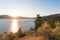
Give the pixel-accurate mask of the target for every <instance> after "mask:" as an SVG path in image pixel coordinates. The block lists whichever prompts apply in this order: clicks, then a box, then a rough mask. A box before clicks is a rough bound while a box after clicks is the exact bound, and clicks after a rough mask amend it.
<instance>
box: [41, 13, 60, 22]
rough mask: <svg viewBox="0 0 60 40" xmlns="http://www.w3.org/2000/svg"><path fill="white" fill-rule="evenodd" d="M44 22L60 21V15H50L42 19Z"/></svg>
mask: <svg viewBox="0 0 60 40" xmlns="http://www.w3.org/2000/svg"><path fill="white" fill-rule="evenodd" d="M41 19H42V20H44V21H49V20H57V21H59V20H60V14H54V15H48V16H43V17H41Z"/></svg>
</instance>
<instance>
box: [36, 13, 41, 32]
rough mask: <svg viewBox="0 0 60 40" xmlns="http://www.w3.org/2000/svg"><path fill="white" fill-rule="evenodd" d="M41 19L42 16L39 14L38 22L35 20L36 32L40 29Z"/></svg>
mask: <svg viewBox="0 0 60 40" xmlns="http://www.w3.org/2000/svg"><path fill="white" fill-rule="evenodd" d="M40 18H41V16H40V15H39V14H37V17H36V20H35V30H36V31H37V29H38V28H39V27H40V24H41V23H40V22H41V21H40Z"/></svg>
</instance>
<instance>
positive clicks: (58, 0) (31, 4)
mask: <svg viewBox="0 0 60 40" xmlns="http://www.w3.org/2000/svg"><path fill="white" fill-rule="evenodd" d="M57 13H60V0H0V15H6V14H7V15H12V14H15V15H19V16H26V17H34V16H36V14H40V15H41V16H45V15H51V14H57Z"/></svg>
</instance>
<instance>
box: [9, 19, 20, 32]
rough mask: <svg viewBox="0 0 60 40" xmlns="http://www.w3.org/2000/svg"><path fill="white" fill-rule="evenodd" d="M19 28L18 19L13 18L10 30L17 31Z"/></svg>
mask: <svg viewBox="0 0 60 40" xmlns="http://www.w3.org/2000/svg"><path fill="white" fill-rule="evenodd" d="M18 29H19V25H18V20H17V19H12V23H11V26H10V32H13V33H16V32H17V31H18Z"/></svg>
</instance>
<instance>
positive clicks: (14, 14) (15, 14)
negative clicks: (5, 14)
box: [9, 13, 19, 18]
mask: <svg viewBox="0 0 60 40" xmlns="http://www.w3.org/2000/svg"><path fill="white" fill-rule="evenodd" d="M9 16H11V17H14V18H15V17H18V16H19V15H18V13H10V14H9Z"/></svg>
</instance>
